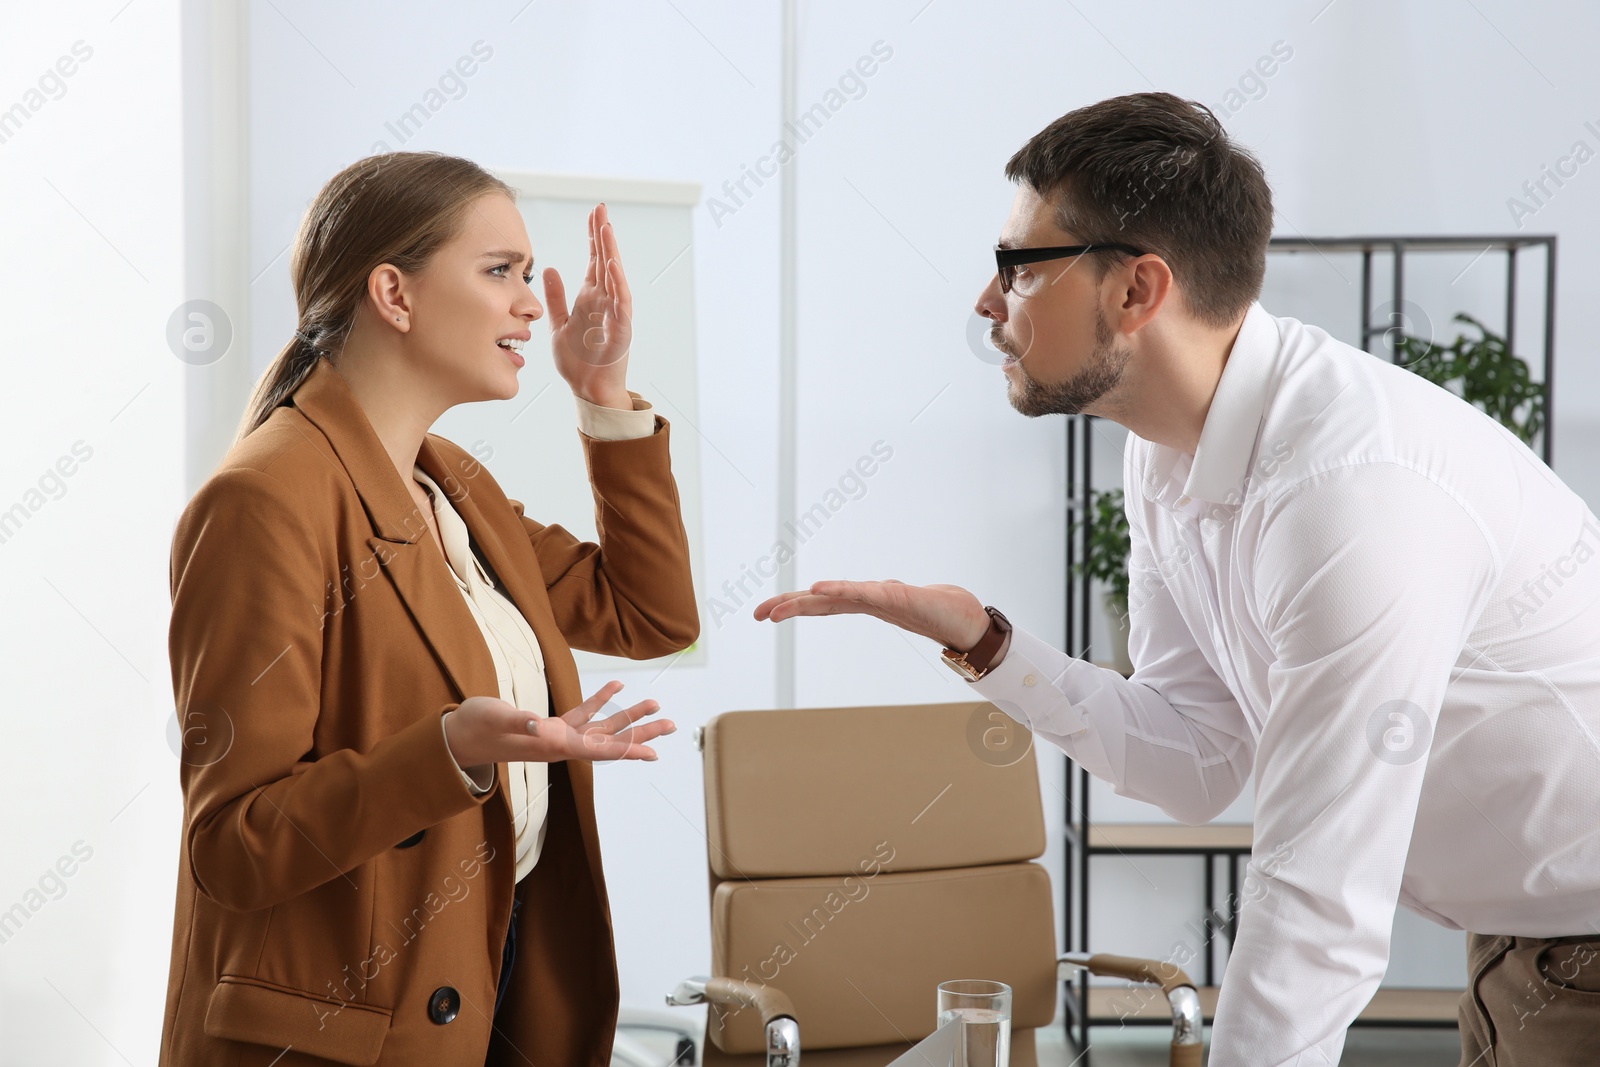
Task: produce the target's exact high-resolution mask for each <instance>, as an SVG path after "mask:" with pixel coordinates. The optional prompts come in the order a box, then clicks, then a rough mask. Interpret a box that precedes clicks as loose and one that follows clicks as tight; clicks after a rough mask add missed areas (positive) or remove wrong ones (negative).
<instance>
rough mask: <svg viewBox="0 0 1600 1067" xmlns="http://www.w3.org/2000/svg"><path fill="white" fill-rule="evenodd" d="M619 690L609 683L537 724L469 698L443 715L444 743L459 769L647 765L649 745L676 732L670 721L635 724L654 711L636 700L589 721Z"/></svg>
mask: <svg viewBox="0 0 1600 1067" xmlns="http://www.w3.org/2000/svg"><path fill="white" fill-rule="evenodd" d="M621 688H622V683H621V682H618V681H614V680H613V681H610V682H607V683H606V684H605V685H603V686H601V687H600V688H599V689H598V690H596V691H595V693H594V695H593V696H591V697H589V698H588V699H587V700H585V701H584V702H583V703H582V704H579V705H578V706H577V707H575V708H573V709H572V710H571V711H568V712H566V713H565V714H562V715H552V716H550V717H549V718H540V717H539V716H537V715H534V714H533V713H532V712H529V711H525V710H523V709H522V708H519V707H517V706H516V705H515V704H512V703H510V702H509V701H505V700H501V699H500V698H498V697H487V696H480V697H469V698H467V699H466V700H464V701H462V702H461V704H460V705H459V706H458V707H456V708H455V709H454V710H452V711H450V712H449V713H448V714H446V715H445V724H444V730H445V737H446V739H447V741H448V743H449V746H450V752H451V754H452V755H453V756H455V758H456V762H457V763H459V764H460V765H461V766H462V767H476V766H480V765H482V764H486V763H501V762H522V763H557V762H560V761H561V760H568V759H575V760H587V761H589V762H593V763H606V762H610V761H612V760H623V759H637V760H653V759H655V758H656V753H655V750H654V749H652V748H650V747H649V744H648V743H649V742H650V741H653V740H655V739H656V738H658V737H661V736H662V735H664V734H670V733H672V732H673V731H674V730H676V729H677V727H676V726H675V725H674V724H673V723H672V720H670V719H656V720H653V721H651V722H645V723H641V722H640V721H639V720H641V719H643V718H644V717H645V716H646V715H650V714H652V713H654V712H655V711H657V710H659V709H660V707H661V705H660V704H659V703H657V702H656V701H654V700H641V701H640V702H639V703H637V704H635V705H633V707H631V708H624V709H623V710H621V711H619V712H616V713H615V714H612V715H608V716H606V717H605V718H603V719H596V718H595V715H596V714H598V713H599V711H600V709H601V708H603V707H604V706H605V704H606V701H607V700H609V699H610V698H611V697H612V696H614V695H615V694H616V693H617V691H618V690H620V689H621Z"/></svg>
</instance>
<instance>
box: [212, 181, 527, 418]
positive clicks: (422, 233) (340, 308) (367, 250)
mask: <svg viewBox="0 0 1600 1067" xmlns="http://www.w3.org/2000/svg"><path fill="white" fill-rule="evenodd" d="M490 192H500V193H504V194H505V195H506V196H508V197H510V198H511V199H513V200H515V199H516V192H515V190H513V189H512V188H511V187H510V186H509V185H507V184H506V183H505V182H503V181H501V180H500V179H498V178H496V177H494V176H493V175H492V174H490V173H489V172H488V171H486V170H484V169H483V168H482V167H480V166H478V165H477V164H476V163H473V162H472V161H471V160H467V159H462V158H460V157H458V156H449V155H445V154H443V153H442V152H387V153H384V154H382V155H376V156H368V157H367V158H366V159H362V160H359V161H357V162H355V163H352V164H350V166H348V167H346V168H345V169H344V170H342V171H340V172H339V173H338V174H335V175H334V176H333V178H331V179H330V180H329V181H328V183H327V184H326V185H324V186H323V187H322V190H321V191H320V192H318V193H317V198H316V200H314V201H313V202H312V204H311V207H310V208H309V209H307V211H306V214H305V217H304V218H303V219H302V220H301V221H300V230H299V232H298V233H297V234H296V235H295V241H294V251H293V253H292V254H291V256H290V260H289V278H290V280H291V282H292V283H293V284H294V299H295V306H296V308H297V309H298V311H299V318H298V321H297V323H296V324H295V331H294V337H293V338H291V339H290V341H289V343H288V344H286V345H284V346H283V349H282V350H281V351H279V353H278V354H277V356H276V357H275V358H274V359H273V361H272V363H271V365H270V366H268V367H267V369H266V370H265V371H264V372H263V373H262V375H261V378H260V379H259V380H258V381H257V382H256V386H255V390H254V392H253V393H252V394H251V397H250V402H249V404H247V405H246V406H245V411H244V417H243V418H242V419H241V420H240V422H239V428H238V430H237V431H236V432H235V434H234V438H233V443H234V444H235V445H237V444H238V443H239V442H240V441H243V440H244V439H245V437H247V436H248V435H249V434H250V433H251V432H252V431H254V430H255V429H256V428H257V427H259V426H260V425H261V424H262V423H264V422H266V421H267V417H268V416H270V415H271V414H272V412H273V409H275V408H278V407H280V406H282V405H284V404H286V403H288V401H289V397H290V396H291V395H292V394H293V393H294V391H295V390H296V389H298V388H299V387H300V383H301V382H303V381H305V379H306V376H307V375H308V374H310V373H311V369H312V368H313V367H315V366H316V361H317V360H319V359H327V360H329V361H332V359H333V357H334V356H335V355H337V354H338V353H339V352H340V351H341V350H342V349H343V348H344V343H345V341H346V340H347V339H348V338H349V336H350V331H351V329H352V328H353V327H354V325H355V319H356V311H357V310H358V309H359V308H360V306H361V301H362V300H363V299H365V297H366V292H367V277H368V275H370V274H371V273H372V270H373V268H375V267H377V266H378V265H379V264H380V263H390V264H393V265H394V266H395V267H397V268H399V269H400V270H402V271H405V272H407V273H414V272H416V271H419V270H421V269H422V268H423V267H424V266H426V265H427V262H428V260H429V259H430V258H431V257H432V256H433V254H434V253H435V252H437V251H438V250H439V248H440V247H441V246H442V245H444V244H446V243H447V242H449V241H450V239H451V238H453V237H454V236H455V235H456V234H457V233H458V232H459V231H460V229H461V224H462V220H463V219H464V217H465V216H466V213H467V209H468V207H469V206H470V205H471V203H472V202H473V201H474V200H476V199H477V198H478V197H480V196H482V195H484V194H485V193H490Z"/></svg>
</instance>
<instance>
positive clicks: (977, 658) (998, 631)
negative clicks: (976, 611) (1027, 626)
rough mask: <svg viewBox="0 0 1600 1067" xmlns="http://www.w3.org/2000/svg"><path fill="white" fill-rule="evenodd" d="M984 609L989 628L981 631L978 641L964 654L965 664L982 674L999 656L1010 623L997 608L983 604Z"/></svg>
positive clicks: (1009, 633) (1007, 634)
mask: <svg viewBox="0 0 1600 1067" xmlns="http://www.w3.org/2000/svg"><path fill="white" fill-rule="evenodd" d="M983 610H984V611H986V612H988V613H989V628H988V629H987V630H985V631H984V632H983V636H982V637H980V638H979V639H978V643H977V644H975V645H973V646H972V648H971V650H970V651H968V652H967V654H966V661H967V666H968V667H971V668H972V669H973V670H975V671H977V672H978V674H979V675H980V676H981V675H984V674H987V673H988V672H989V669H990V668H991V667H993V666H994V665H995V663H996V661H997V660H998V659H999V658H1000V650H1001V648H1002V647H1003V646H1004V645H1005V643H1006V638H1007V637H1009V636H1010V635H1011V623H1010V621H1009V620H1008V619H1007V618H1006V617H1005V616H1004V615H1002V614H1000V611H999V609H998V608H993V607H989V606H987V605H985V606H984V609H983Z"/></svg>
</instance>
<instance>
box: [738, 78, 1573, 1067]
mask: <svg viewBox="0 0 1600 1067" xmlns="http://www.w3.org/2000/svg"><path fill="white" fill-rule="evenodd" d="M1006 174H1007V176H1008V177H1009V178H1010V179H1012V180H1013V181H1015V182H1017V183H1018V189H1017V192H1016V197H1015V200H1014V202H1013V204H1012V209H1011V215H1010V218H1009V219H1008V220H1007V222H1006V225H1005V230H1004V232H1003V234H1002V239H1001V241H1000V251H998V252H997V260H998V266H999V270H998V273H997V275H996V277H995V278H994V279H993V280H992V281H991V282H990V283H989V285H988V286H987V287H986V288H985V289H984V291H983V293H982V294H981V295H980V296H979V298H978V303H977V310H978V312H979V314H982V315H984V316H986V317H987V318H988V319H990V320H991V322H992V323H993V326H992V333H991V337H992V339H993V341H994V344H995V346H996V347H997V348H998V349H1000V350H1001V351H1002V352H1004V353H1006V354H1007V356H1008V358H1007V360H1006V362H1005V364H1004V373H1005V376H1006V380H1007V389H1008V397H1009V399H1010V402H1011V404H1012V406H1013V407H1015V408H1016V409H1017V410H1018V411H1020V412H1021V413H1022V414H1024V415H1027V416H1029V417H1037V416H1040V415H1047V414H1071V413H1075V412H1088V413H1090V414H1094V415H1098V416H1101V417H1104V418H1107V419H1111V420H1113V421H1115V422H1117V423H1120V424H1121V425H1123V426H1125V427H1126V428H1127V429H1128V430H1129V431H1130V432H1129V436H1128V444H1127V449H1126V457H1125V462H1124V470H1123V477H1124V484H1125V486H1126V500H1127V514H1128V522H1129V526H1130V529H1131V540H1132V546H1131V556H1130V563H1129V572H1130V580H1131V590H1132V591H1131V594H1130V598H1129V599H1130V616H1131V618H1130V632H1129V652H1130V655H1131V658H1132V660H1133V663H1134V672H1133V675H1132V677H1130V678H1123V677H1122V676H1121V675H1120V674H1118V673H1116V672H1114V671H1111V670H1106V669H1103V668H1100V667H1096V666H1093V665H1091V664H1090V663H1088V662H1087V661H1084V660H1080V659H1075V658H1073V657H1071V656H1069V655H1067V654H1066V653H1063V652H1061V651H1058V650H1056V649H1054V648H1052V647H1050V646H1049V645H1048V644H1046V643H1044V642H1042V641H1040V640H1039V639H1038V638H1036V637H1033V636H1032V635H1030V634H1029V633H1027V632H1026V631H1025V630H1023V629H1022V628H1021V627H1015V628H1013V627H1012V626H1011V625H1010V623H1009V621H1008V620H1006V619H1005V617H1004V616H1003V615H1002V614H1001V613H1000V612H998V611H997V610H995V609H994V608H992V607H991V608H985V607H984V606H983V605H982V604H981V603H980V602H979V600H978V599H977V598H976V597H975V596H973V595H972V594H971V593H969V592H967V591H966V590H964V589H960V588H957V587H955V586H949V585H930V586H921V587H918V586H910V585H905V584H902V583H899V582H896V581H893V580H890V581H884V582H846V581H823V582H818V583H816V584H814V585H812V586H811V587H810V588H809V589H807V590H799V591H795V592H789V593H783V594H780V595H779V596H776V597H773V598H772V599H770V600H767V601H765V602H764V603H762V604H761V605H759V606H758V607H757V608H756V609H755V617H756V618H757V619H771V620H773V621H774V622H776V621H781V620H783V619H787V618H790V617H793V616H796V615H831V614H836V613H839V612H859V613H865V614H869V615H874V616H876V617H878V618H880V619H884V620H886V621H888V622H890V623H893V624H895V625H897V626H900V627H902V628H903V629H906V630H908V631H911V632H913V633H917V634H921V635H923V636H925V637H929V638H932V639H933V640H935V641H938V642H940V643H942V644H944V645H945V646H946V650H945V653H944V656H945V659H946V661H947V662H950V664H951V666H952V667H953V668H955V669H956V670H957V672H958V673H959V674H961V675H962V676H963V677H966V678H968V679H969V682H968V684H969V685H970V686H971V688H972V690H973V691H975V693H976V694H977V695H979V696H980V697H982V698H983V699H987V700H990V701H992V702H993V703H994V704H995V705H997V706H998V707H999V708H1001V709H1002V710H1004V711H1005V712H1007V713H1008V714H1010V715H1011V716H1012V717H1014V718H1015V719H1016V720H1017V721H1019V722H1021V723H1023V724H1025V725H1027V726H1029V727H1031V728H1032V730H1033V731H1034V732H1035V734H1037V735H1038V736H1039V737H1042V738H1045V739H1048V740H1050V741H1052V742H1054V743H1055V744H1057V745H1059V746H1060V747H1061V748H1063V749H1064V750H1065V751H1066V752H1067V753H1068V754H1069V755H1070V756H1071V757H1072V758H1073V759H1075V760H1077V761H1078V762H1079V763H1080V764H1082V765H1083V766H1084V767H1086V768H1088V769H1089V770H1090V771H1091V772H1093V773H1094V774H1096V775H1098V776H1099V777H1100V778H1102V779H1104V780H1106V781H1107V782H1109V783H1111V785H1112V786H1113V787H1114V788H1115V789H1116V791H1117V792H1118V793H1119V794H1121V795H1123V796H1128V797H1134V798H1136V799H1139V800H1144V801H1148V802H1150V803H1153V804H1156V805H1158V806H1160V807H1161V809H1162V810H1163V811H1165V812H1166V813H1167V814H1168V815H1170V816H1172V817H1173V818H1175V819H1178V820H1180V821H1182V822H1186V823H1199V822H1204V821H1206V820H1208V819H1211V818H1214V817H1215V816H1216V815H1217V814H1218V813H1219V812H1221V811H1222V810H1223V809H1224V808H1225V807H1226V806H1227V805H1228V803H1229V802H1230V801H1232V800H1233V799H1234V798H1235V797H1236V796H1237V795H1238V794H1239V792H1240V790H1241V788H1242V787H1243V786H1244V784H1245V782H1246V780H1247V778H1248V777H1249V776H1250V774H1251V773H1252V771H1253V772H1254V774H1255V782H1256V793H1255V852H1254V858H1253V859H1252V862H1251V864H1250V868H1249V874H1248V877H1247V884H1246V892H1245V893H1244V897H1245V899H1246V900H1247V901H1248V902H1249V903H1248V904H1247V906H1246V907H1244V909H1243V911H1242V915H1241V919H1240V925H1239V934H1238V941H1237V943H1236V944H1235V945H1234V947H1233V951H1232V957H1231V959H1230V961H1229V966H1228V969H1227V975H1226V978H1225V980H1224V983H1223V988H1222V993H1221V998H1220V1001H1219V1004H1218V1008H1217V1017H1216V1021H1215V1026H1214V1029H1213V1034H1212V1054H1211V1061H1210V1062H1211V1063H1212V1064H1213V1067H1233V1065H1249V1067H1261V1065H1265V1064H1302V1065H1303V1064H1332V1063H1335V1062H1337V1061H1338V1059H1339V1055H1340V1052H1341V1050H1342V1049H1343V1046H1344V1033H1345V1029H1346V1027H1347V1026H1348V1025H1349V1024H1350V1023H1351V1022H1352V1021H1353V1020H1354V1019H1355V1018H1356V1016H1357V1014H1358V1013H1359V1012H1360V1011H1361V1009H1362V1008H1363V1007H1364V1006H1365V1005H1366V1003H1367V1001H1368V1000H1369V999H1370V998H1371V996H1372V994H1373V991H1374V990H1375V989H1376V988H1377V986H1378V983H1379V981H1380V980H1381V979H1382V977H1383V974H1384V970H1385V968H1386V966H1387V964H1388V957H1389V937H1390V929H1391V925H1392V923H1393V919H1394V907H1395V904H1396V903H1397V902H1398V903H1402V904H1404V905H1406V906H1407V907H1409V908H1411V909H1412V910H1414V911H1417V912H1419V913H1421V914H1423V915H1425V916H1427V917H1428V918H1431V919H1433V920H1435V921H1437V922H1440V923H1442V924H1444V925H1446V926H1450V927H1454V928H1461V929H1465V930H1468V931H1471V933H1470V934H1469V937H1468V956H1469V960H1468V968H1469V972H1470V974H1469V983H1468V990H1467V993H1466V994H1465V995H1464V996H1463V998H1462V1002H1461V1008H1460V1018H1461V1036H1462V1047H1463V1054H1462V1063H1463V1064H1473V1063H1480V1064H1499V1065H1501V1067H1505V1065H1508V1064H1540V1065H1542V1067H1551V1065H1558V1064H1578V1063H1585V1064H1590V1063H1594V1062H1596V1061H1597V1057H1600V925H1597V923H1600V830H1597V828H1600V802H1597V795H1600V743H1597V738H1600V561H1596V560H1595V558H1594V557H1595V556H1596V554H1597V552H1600V522H1597V520H1596V519H1595V517H1594V515H1593V514H1591V513H1590V511H1589V510H1588V509H1587V508H1586V507H1585V506H1584V504H1583V502H1582V501H1581V500H1580V499H1579V498H1578V497H1577V496H1576V495H1574V494H1573V493H1572V492H1571V491H1570V490H1569V489H1568V488H1567V487H1566V486H1565V485H1563V484H1562V483H1561V482H1560V481H1559V480H1558V479H1557V478H1556V477H1555V475H1554V474H1552V473H1551V472H1550V470H1549V468H1547V467H1546V466H1545V465H1544V464H1543V463H1541V462H1540V461H1539V459H1538V458H1537V457H1535V456H1534V454H1533V453H1532V452H1530V451H1529V450H1528V449H1527V448H1526V447H1525V446H1524V445H1523V444H1522V443H1521V442H1520V441H1519V440H1517V438H1516V437H1514V436H1513V435H1512V434H1510V433H1509V432H1507V431H1506V430H1505V429H1504V428H1502V427H1501V426H1499V425H1498V424H1497V423H1495V422H1494V421H1493V420H1491V419H1490V418H1489V417H1488V416H1486V415H1484V414H1482V413H1481V412H1479V411H1478V410H1477V409H1475V408H1473V407H1471V406H1470V405H1468V404H1466V403H1465V402H1463V401H1462V400H1460V399H1458V398H1457V397H1455V396H1453V395H1452V394H1450V393H1449V392H1447V391H1445V390H1443V389H1440V388H1438V387H1437V386H1434V385H1431V384H1429V383H1428V382H1426V381H1424V380H1423V379H1422V378H1421V377H1419V376H1417V375H1414V374H1413V373H1412V372H1410V371H1408V370H1405V369H1403V368H1399V367H1395V366H1393V365H1392V364H1390V363H1388V362H1387V361H1385V360H1382V359H1379V358H1375V357H1373V356H1371V355H1369V354H1367V353H1364V352H1361V351H1358V350H1356V349H1354V348H1351V347H1350V346H1347V345H1344V344H1341V343H1340V342H1338V341H1335V340H1333V339H1332V338H1330V337H1329V336H1328V335H1327V334H1326V333H1324V332H1323V331H1321V330H1319V329H1317V328H1315V327H1312V326H1308V325H1304V324H1302V323H1300V322H1297V321H1295V320H1293V319H1288V318H1275V317H1273V316H1271V315H1270V314H1268V313H1267V312H1266V311H1265V310H1263V309H1262V307H1261V306H1260V305H1259V304H1258V303H1256V298H1257V297H1258V295H1259V294H1260V291H1261V281H1262V277H1263V275H1264V273H1265V269H1266V248H1267V241H1268V237H1269V234H1270V232H1271V227H1272V197H1271V191H1270V190H1269V188H1268V186H1267V183H1266V180H1265V178H1264V176H1263V174H1262V171H1261V168H1260V166H1259V164H1258V163H1257V162H1256V161H1255V160H1254V159H1253V158H1252V157H1251V156H1250V154H1249V153H1248V152H1246V151H1245V150H1243V149H1242V148H1240V147H1238V146H1236V145H1234V144H1231V143H1230V142H1229V140H1228V138H1227V135H1226V133H1225V132H1224V131H1223V129H1222V127H1221V126H1220V125H1219V124H1218V122H1217V120H1216V118H1215V117H1214V116H1213V115H1212V114H1211V112H1210V111H1209V110H1207V109H1206V108H1204V107H1203V106H1201V105H1199V104H1195V103H1192V102H1186V101H1183V100H1180V99H1178V98H1176V97H1173V96H1171V95H1168V94H1165V93H1140V94H1137V95H1133V96H1125V97H1118V98H1116V99H1112V100H1106V101H1103V102H1101V103H1098V104H1094V105H1091V106H1089V107H1085V108H1082V109H1079V110H1077V111H1074V112H1071V113H1070V114H1068V115H1065V116H1063V117H1062V118H1060V119H1058V120H1056V121H1055V122H1053V123H1051V124H1050V126H1048V127H1047V128H1046V129H1044V130H1043V131H1042V132H1040V133H1039V134H1038V135H1037V136H1035V137H1034V138H1033V139H1032V140H1030V141H1029V142H1028V143H1027V144H1026V145H1024V146H1023V148H1022V149H1021V150H1020V151H1019V152H1017V154H1016V155H1015V156H1013V157H1012V159H1011V161H1010V162H1009V163H1008V164H1007V167H1006ZM1084 245H1088V246H1091V247H1089V248H1087V249H1083V248H1080V247H1078V246H1084Z"/></svg>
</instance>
